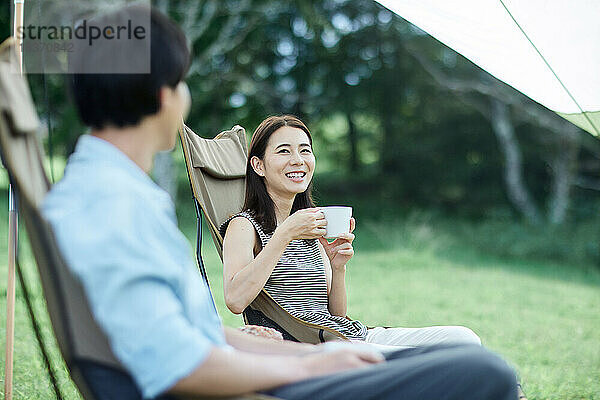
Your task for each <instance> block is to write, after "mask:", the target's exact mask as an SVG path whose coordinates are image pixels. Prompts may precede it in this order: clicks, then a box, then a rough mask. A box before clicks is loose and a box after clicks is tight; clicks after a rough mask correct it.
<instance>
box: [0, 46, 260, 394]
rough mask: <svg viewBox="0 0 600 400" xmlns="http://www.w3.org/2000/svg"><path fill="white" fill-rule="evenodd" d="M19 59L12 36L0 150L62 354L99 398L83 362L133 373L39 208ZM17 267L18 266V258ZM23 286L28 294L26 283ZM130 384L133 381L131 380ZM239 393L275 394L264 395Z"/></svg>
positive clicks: (5, 49)
mask: <svg viewBox="0 0 600 400" xmlns="http://www.w3.org/2000/svg"><path fill="white" fill-rule="evenodd" d="M11 53H12V54H11ZM15 60H16V51H15V44H14V41H13V40H11V39H9V40H7V41H5V42H4V43H2V44H1V45H0V155H1V156H2V160H3V164H4V166H5V168H6V170H7V171H8V174H9V177H10V181H11V184H12V185H13V189H14V191H15V195H16V196H17V198H18V201H19V203H18V205H19V212H20V215H21V217H22V220H23V221H24V222H25V227H26V230H27V233H28V236H29V240H30V242H31V248H32V250H33V253H34V256H35V260H36V263H37V267H38V272H39V275H40V278H41V283H42V289H43V293H44V297H45V299H46V306H47V309H48V313H49V315H50V321H51V323H52V328H53V331H54V334H55V336H56V340H57V342H58V346H59V349H60V353H61V355H62V357H63V359H64V361H65V363H66V365H67V368H68V370H69V373H70V375H71V379H72V380H73V382H74V383H75V385H76V386H77V388H78V389H79V391H80V393H81V394H82V396H83V397H84V399H96V398H97V396H96V395H95V394H94V393H93V391H92V390H91V388H90V385H89V384H88V382H86V380H85V378H84V376H83V374H82V370H81V365H82V363H94V364H97V365H101V366H103V367H105V368H107V369H108V370H110V371H113V372H114V374H115V376H119V377H120V378H125V379H128V380H131V377H130V376H129V374H128V373H127V372H125V369H124V367H123V366H122V365H121V364H120V363H119V361H118V360H117V359H116V357H115V356H114V354H113V352H112V350H111V349H110V346H109V343H108V340H107V338H106V336H105V335H104V333H103V332H102V330H101V329H100V327H99V326H98V325H97V324H96V322H95V320H94V318H93V316H92V313H91V311H90V308H89V304H88V302H87V298H86V296H85V294H84V292H83V288H82V286H81V284H80V283H79V281H78V280H77V279H76V278H75V277H74V276H73V275H72V274H71V273H70V271H69V269H68V267H67V264H66V263H65V260H64V258H63V257H62V255H61V253H60V251H59V248H58V246H57V243H56V239H55V237H54V234H53V232H52V228H51V226H50V225H49V224H48V223H47V222H46V221H45V220H44V218H43V217H42V215H41V213H40V209H39V206H40V204H41V203H42V201H43V198H44V196H45V194H46V192H47V191H48V190H49V188H50V182H49V180H48V178H47V175H46V173H45V171H44V167H43V163H42V160H43V155H42V154H43V153H42V150H41V146H40V143H39V141H38V139H37V135H36V132H37V130H38V125H39V121H38V118H37V114H36V112H35V108H34V106H33V102H32V99H31V94H30V92H29V89H28V87H27V83H26V82H25V80H24V79H23V78H22V77H21V76H19V75H18V74H16V73H15V71H17V67H16V65H15V63H14V61H15ZM17 267H18V269H20V266H19V264H18V263H17ZM23 289H24V294H25V295H26V296H27V291H26V290H25V289H26V288H25V287H24V288H23ZM27 302H28V303H29V298H28V296H27ZM30 315H31V317H32V319H33V321H32V322H33V326H34V327H37V322H36V320H35V316H34V315H33V313H30ZM36 329H37V328H36ZM38 338H39V336H38ZM40 346H41V347H42V351H43V352H44V354H45V350H44V346H43V341H40ZM47 367H48V371H49V373H50V375H51V376H53V374H52V369H51V366H50V365H49V364H48V365H47ZM131 384H132V385H134V383H133V380H131ZM55 390H57V393H56V395H57V398H62V397H61V395H60V392H59V391H58V388H57V387H55ZM186 398H187V397H186ZM196 398H198V397H196ZM236 398H239V399H265V398H271V399H272V397H268V396H262V395H248V396H241V397H236ZM203 399H205V398H204V397H203Z"/></svg>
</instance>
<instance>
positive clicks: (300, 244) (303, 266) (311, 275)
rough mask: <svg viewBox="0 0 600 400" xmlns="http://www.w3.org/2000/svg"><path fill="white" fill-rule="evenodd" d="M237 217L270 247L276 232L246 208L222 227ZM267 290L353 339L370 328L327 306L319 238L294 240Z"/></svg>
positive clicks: (299, 313)
mask: <svg viewBox="0 0 600 400" xmlns="http://www.w3.org/2000/svg"><path fill="white" fill-rule="evenodd" d="M236 217H244V218H246V219H248V220H249V221H250V222H251V223H252V225H253V226H254V229H256V232H258V235H259V237H260V241H261V245H262V247H264V246H266V245H267V243H268V242H269V240H270V239H271V237H272V236H273V234H272V233H266V232H265V231H264V230H263V228H262V226H261V225H260V224H259V223H258V222H257V221H256V220H255V219H254V218H253V216H252V215H251V213H249V212H247V211H244V212H241V213H239V214H236V215H234V216H232V217H231V218H229V219H228V220H227V221H226V222H225V223H224V224H223V226H222V227H221V232H224V231H225V230H226V229H227V225H228V223H229V221H231V220H232V219H233V218H236ZM264 290H265V291H266V292H267V293H268V294H269V295H270V296H271V297H273V299H274V300H275V301H276V302H277V303H278V304H279V305H280V306H281V307H283V309H285V310H286V311H287V312H288V313H290V314H291V315H293V316H294V317H296V318H299V319H301V320H303V321H305V322H310V323H313V324H318V325H322V326H325V327H328V328H331V329H334V330H336V331H338V332H340V333H342V334H343V335H344V336H346V337H347V338H349V339H360V340H364V339H365V337H366V335H367V328H366V326H364V325H363V324H362V323H360V322H359V321H352V320H349V319H347V318H345V317H339V316H334V315H331V314H330V313H329V310H328V308H327V303H328V301H327V280H326V277H325V266H324V264H323V259H322V257H321V253H320V251H319V245H318V241H317V240H316V239H312V240H293V241H291V242H290V243H289V244H288V246H287V248H286V249H285V251H284V252H283V255H282V256H281V258H280V259H279V261H278V262H277V265H276V266H275V269H274V270H273V272H272V273H271V276H270V277H269V280H268V281H267V283H266V284H265V287H264Z"/></svg>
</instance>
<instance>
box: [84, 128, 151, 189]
mask: <svg viewBox="0 0 600 400" xmlns="http://www.w3.org/2000/svg"><path fill="white" fill-rule="evenodd" d="M73 157H74V160H75V161H78V160H86V161H92V162H93V163H95V164H97V163H104V164H108V165H110V166H112V167H117V168H120V169H122V170H123V171H125V172H127V173H128V174H129V175H130V176H132V177H133V178H135V179H136V180H141V181H143V182H146V183H149V182H151V183H152V184H154V185H155V183H154V181H153V180H152V179H150V177H149V176H148V174H146V173H145V172H144V171H143V170H142V169H141V168H140V167H139V166H138V165H137V164H136V163H135V162H133V160H132V159H131V158H129V157H127V155H126V154H125V153H123V152H122V151H121V150H119V149H118V148H117V147H116V146H115V145H113V144H112V143H110V142H108V141H106V140H104V139H100V138H98V137H96V136H92V135H88V134H86V135H82V136H81V137H80V138H79V140H78V141H77V145H76V146H75V153H74V154H73Z"/></svg>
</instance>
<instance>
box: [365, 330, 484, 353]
mask: <svg viewBox="0 0 600 400" xmlns="http://www.w3.org/2000/svg"><path fill="white" fill-rule="evenodd" d="M358 342H362V343H365V342H366V343H369V344H372V345H373V346H374V347H376V348H378V349H379V350H383V351H385V350H394V349H395V350H397V349H399V348H412V347H419V346H431V345H436V344H477V345H481V340H480V339H479V336H477V335H476V334H475V332H473V331H472V330H471V329H469V328H466V327H464V326H428V327H426V328H382V327H377V328H372V329H369V330H368V331H367V337H366V339H365V340H364V342H363V341H358Z"/></svg>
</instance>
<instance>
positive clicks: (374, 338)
mask: <svg viewBox="0 0 600 400" xmlns="http://www.w3.org/2000/svg"><path fill="white" fill-rule="evenodd" d="M314 170H315V156H314V154H313V151H312V139H311V135H310V132H309V130H308V128H307V127H306V126H305V125H304V123H302V121H300V120H299V119H297V118H296V117H293V116H289V115H284V116H276V117H269V118H267V119H266V120H264V121H263V122H262V123H261V124H260V125H259V127H258V128H257V129H256V131H255V132H254V135H253V136H252V141H251V143H250V151H249V155H248V162H247V166H246V195H245V201H244V207H243V210H244V211H243V212H242V213H240V214H237V215H235V216H233V217H231V218H230V219H229V220H228V221H227V222H226V223H225V224H223V226H222V227H221V230H222V232H225V239H224V243H223V264H224V291H225V301H226V304H227V307H228V308H229V309H230V310H231V311H232V312H234V313H236V314H240V313H241V312H242V311H243V310H244V309H245V308H246V307H247V306H248V305H249V304H250V303H251V302H252V301H253V300H254V298H256V296H257V295H258V293H259V292H260V291H261V290H262V289H263V288H264V289H265V290H266V291H267V292H268V293H269V294H270V295H271V296H272V297H273V298H274V299H275V300H276V301H277V302H278V303H279V304H280V305H281V306H282V307H283V308H284V309H285V310H286V311H288V312H289V313H290V314H292V315H293V316H295V317H297V318H299V319H301V320H303V321H306V322H311V323H315V324H319V325H324V326H327V327H329V328H332V329H335V330H337V331H338V332H340V333H342V334H344V335H345V336H346V337H348V338H350V339H353V340H357V341H365V342H367V343H374V344H378V345H388V346H390V345H391V346H404V347H415V346H423V345H433V344H440V343H462V344H464V343H473V344H480V343H481V342H480V340H479V337H478V336H477V335H476V334H475V333H473V331H471V330H470V329H468V328H465V327H461V326H436V327H427V328H381V327H378V328H373V329H367V327H366V326H365V325H363V324H362V323H361V322H359V321H351V320H348V319H347V318H346V309H347V307H346V286H345V274H346V263H347V262H348V261H349V260H350V259H351V258H352V256H353V255H354V250H353V247H352V241H353V240H354V234H352V231H353V230H354V226H355V221H354V219H351V223H350V225H351V226H350V233H347V234H344V235H343V236H340V237H339V238H337V239H336V240H334V241H333V242H331V243H329V242H328V241H327V240H326V239H324V238H323V235H324V234H325V227H326V225H327V222H326V220H325V218H324V215H323V213H322V212H321V211H320V210H319V209H318V208H315V206H314V203H313V201H312V198H311V189H312V177H313V173H314Z"/></svg>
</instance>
